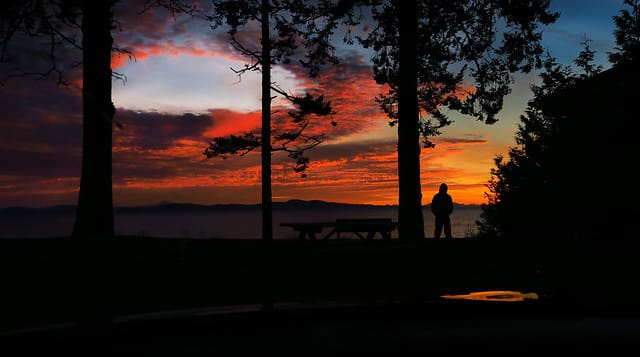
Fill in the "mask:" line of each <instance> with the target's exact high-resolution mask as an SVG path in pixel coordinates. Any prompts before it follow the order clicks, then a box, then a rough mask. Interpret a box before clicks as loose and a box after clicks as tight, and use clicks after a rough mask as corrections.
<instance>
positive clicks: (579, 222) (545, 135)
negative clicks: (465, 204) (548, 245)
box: [478, 1, 640, 239]
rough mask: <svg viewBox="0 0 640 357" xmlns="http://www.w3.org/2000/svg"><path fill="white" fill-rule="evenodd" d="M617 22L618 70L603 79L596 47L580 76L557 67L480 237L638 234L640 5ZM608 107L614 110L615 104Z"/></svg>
mask: <svg viewBox="0 0 640 357" xmlns="http://www.w3.org/2000/svg"><path fill="white" fill-rule="evenodd" d="M624 3H625V4H626V5H630V6H631V7H632V10H631V11H628V10H622V11H621V15H620V16H615V17H614V20H615V22H616V26H617V28H616V30H615V32H614V34H615V37H616V43H617V45H618V46H617V47H616V50H617V52H613V53H609V60H610V61H611V62H612V64H613V67H612V68H611V69H608V70H606V71H604V72H600V71H601V69H602V66H596V65H594V64H593V60H594V51H592V50H591V49H590V48H589V41H588V39H585V41H584V42H583V43H582V44H583V46H584V48H583V50H582V51H581V52H580V54H579V55H578V57H577V59H576V60H574V64H575V65H576V66H577V67H578V68H579V69H580V70H581V71H582V73H575V72H573V71H572V70H571V69H570V68H568V67H561V66H559V65H557V64H555V62H553V61H551V60H550V61H548V62H547V66H546V67H545V68H546V70H545V72H543V73H542V75H541V79H542V84H541V85H540V86H534V87H533V94H534V97H533V99H532V100H531V101H530V102H529V105H528V107H527V111H526V113H525V115H524V116H522V117H521V124H520V126H519V130H518V132H517V134H516V143H517V144H518V146H517V147H515V148H511V149H510V151H509V159H508V160H506V161H505V160H504V159H503V158H502V157H500V156H498V157H496V159H495V163H496V168H495V169H492V170H491V175H492V178H491V180H490V181H489V184H488V185H487V187H488V189H489V192H490V193H489V194H487V198H488V201H489V202H488V203H487V204H486V205H483V212H482V216H481V220H480V221H479V222H478V227H479V230H480V234H481V235H484V236H508V237H522V236H534V237H536V238H544V237H551V238H567V237H569V238H580V239H591V238H612V237H616V238H617V237H623V236H624V235H625V234H628V233H629V230H628V227H629V222H631V221H630V220H633V218H632V217H635V216H636V214H635V213H634V212H636V211H637V209H636V208H635V207H634V206H633V205H629V204H627V203H626V202H627V201H628V198H627V197H629V196H633V192H634V191H637V190H636V189H635V184H634V182H636V179H635V178H632V177H630V176H629V173H631V172H633V171H634V169H633V167H636V166H637V164H638V163H637V161H638V160H637V158H636V155H633V152H634V149H633V142H634V139H633V138H632V137H631V136H632V135H633V134H632V133H634V132H635V130H634V129H633V124H632V121H635V116H636V113H637V109H636V108H635V107H634V101H635V99H633V98H635V92H636V90H635V86H636V83H637V78H638V74H639V73H638V71H637V70H636V68H637V63H638V61H639V58H638V53H637V52H636V51H637V50H638V44H639V41H638V40H639V39H640V22H638V21H639V19H640V17H639V16H638V10H639V7H638V2H637V1H625V2H624ZM603 103H606V104H609V105H606V104H603Z"/></svg>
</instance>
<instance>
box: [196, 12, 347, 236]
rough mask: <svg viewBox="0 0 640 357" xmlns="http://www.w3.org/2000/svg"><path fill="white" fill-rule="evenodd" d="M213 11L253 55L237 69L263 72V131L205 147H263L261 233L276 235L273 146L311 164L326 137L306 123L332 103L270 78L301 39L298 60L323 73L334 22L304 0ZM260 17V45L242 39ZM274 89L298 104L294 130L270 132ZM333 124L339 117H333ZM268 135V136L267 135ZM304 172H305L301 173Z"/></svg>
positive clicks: (228, 151)
mask: <svg viewBox="0 0 640 357" xmlns="http://www.w3.org/2000/svg"><path fill="white" fill-rule="evenodd" d="M214 5H215V10H214V14H213V15H212V16H211V20H212V22H213V24H214V27H220V26H222V25H227V26H228V27H229V30H228V32H227V33H228V34H229V39H230V43H231V44H232V45H233V47H234V48H235V49H236V50H237V51H238V52H239V53H241V54H243V55H245V56H247V57H248V58H250V59H251V63H249V64H247V65H246V66H245V67H244V68H242V69H240V70H237V71H236V72H237V73H238V74H239V75H242V74H244V73H246V72H250V71H260V73H261V78H262V123H261V133H260V135H256V134H255V133H246V134H244V135H242V136H236V135H230V136H227V137H218V138H214V139H212V140H211V142H210V144H209V146H208V147H207V148H206V150H205V151H204V154H205V155H207V157H209V158H210V157H226V156H227V155H245V154H247V153H248V152H250V151H252V150H254V149H258V148H260V150H261V168H262V183H261V187H262V199H261V203H262V239H263V240H267V241H270V240H272V239H273V219H272V215H273V208H272V193H271V192H272V191H271V155H272V153H273V152H277V151H284V152H287V153H288V155H289V157H291V158H292V159H293V160H295V163H296V166H295V168H294V170H295V171H296V172H301V173H302V172H303V171H305V170H306V169H307V167H308V164H309V159H308V158H307V157H306V156H305V152H306V151H307V150H309V149H312V148H314V147H315V146H317V145H318V144H320V142H321V141H322V139H323V138H322V136H317V135H306V134H305V133H304V131H305V129H306V128H307V127H308V125H309V123H310V122H309V119H310V116H312V115H316V116H326V115H329V114H331V113H332V109H331V105H330V103H329V102H326V101H325V100H324V97H323V96H321V95H320V96H316V97H314V96H312V95H311V94H310V93H306V94H305V95H303V96H294V95H290V94H288V93H287V92H286V91H284V90H282V89H281V88H280V87H278V86H277V84H274V83H272V79H271V67H272V66H273V65H274V64H276V63H284V64H288V63H290V62H291V59H292V58H294V57H295V56H296V55H297V54H296V49H297V48H298V47H299V43H302V46H303V47H304V48H305V50H306V54H305V56H306V57H304V58H300V59H299V61H300V63H301V64H302V65H303V66H304V67H306V68H307V69H308V70H309V74H310V76H311V77H315V76H317V75H318V74H319V71H320V67H321V66H322V65H323V64H325V63H327V62H329V63H335V62H336V61H337V58H336V57H335V55H334V47H333V46H332V45H331V44H330V42H329V40H330V35H331V34H332V30H333V28H334V27H335V22H333V23H331V19H328V21H329V23H328V24H326V26H325V27H324V28H321V27H319V26H317V23H318V22H319V21H325V20H327V18H326V16H325V15H324V14H323V13H321V12H319V8H318V7H314V6H311V5H309V4H308V2H305V1H302V0H271V1H269V0H262V1H260V2H258V1H237V0H231V1H228V0H225V1H215V2H214ZM254 21H257V22H259V23H260V26H261V27H260V28H261V39H260V46H259V47H258V48H256V47H255V46H253V44H252V43H250V42H246V41H244V42H243V41H242V40H241V39H239V37H238V31H239V29H240V28H241V27H243V26H247V25H250V24H251V23H252V22H254ZM272 92H276V93H278V94H280V95H281V96H283V97H284V98H286V99H287V100H288V101H289V102H290V103H291V104H292V105H293V106H294V107H296V109H295V110H294V111H291V112H290V113H289V115H290V117H291V119H292V122H293V123H294V124H295V127H294V129H293V130H285V131H281V132H272V129H271V125H272V124H271V101H272V99H273V98H272ZM332 124H333V125H335V122H332ZM265 138H268V139H265ZM302 175H303V176H304V175H305V174H304V173H303V174H302Z"/></svg>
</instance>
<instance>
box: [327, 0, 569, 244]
mask: <svg viewBox="0 0 640 357" xmlns="http://www.w3.org/2000/svg"><path fill="white" fill-rule="evenodd" d="M357 5H358V6H364V7H368V8H370V9H371V11H372V15H373V20H374V22H375V23H374V26H373V30H372V31H371V32H370V33H369V34H368V36H366V37H363V38H360V42H361V43H362V44H363V45H364V46H365V47H369V48H372V49H373V50H374V51H375V55H374V56H373V58H372V59H373V65H374V78H375V80H376V82H377V83H380V84H388V85H389V91H388V92H387V93H383V94H380V95H379V96H378V97H377V101H378V102H379V104H380V106H381V107H382V109H383V110H384V111H385V112H386V113H387V114H388V116H389V117H390V118H391V122H390V124H391V125H396V124H397V125H398V176H399V212H398V221H399V227H398V228H399V233H400V238H401V239H420V238H423V237H424V223H423V217H422V199H421V198H422V192H421V191H422V190H421V187H420V186H421V183H420V136H422V137H423V139H424V141H423V144H424V146H425V147H427V148H430V147H433V146H434V145H433V143H432V142H431V141H430V140H429V138H430V137H432V136H435V135H439V134H440V131H439V130H440V129H441V128H443V127H445V126H447V125H449V124H450V123H451V121H450V120H449V118H448V117H447V115H446V114H445V113H444V111H443V109H445V108H448V109H452V110H457V111H459V112H461V113H463V114H466V115H470V116H473V117H476V118H477V119H478V120H481V121H484V122H485V123H487V124H492V123H495V122H496V120H497V118H496V115H497V114H498V112H499V111H500V110H501V109H502V104H503V98H504V96H505V95H507V94H508V93H509V92H510V84H511V83H512V82H513V79H512V77H511V73H513V72H516V71H521V72H528V71H530V70H532V69H533V68H538V67H540V66H541V64H542V61H541V55H542V53H543V49H542V46H541V44H540V40H541V38H542V33H541V32H540V31H539V29H538V25H540V24H550V23H552V22H554V21H555V20H556V18H557V16H558V14H555V13H549V12H548V11H547V8H548V7H549V1H548V0H534V1H526V2H523V1H508V0H491V1H472V0H464V1H448V0H410V1H380V0H378V1H376V0H372V1H357V0H352V1H349V0H342V1H338V3H337V5H336V6H335V8H336V11H335V12H336V14H341V13H342V14H345V16H346V17H347V18H348V19H349V21H348V22H350V23H355V22H357V21H356V20H355V19H354V17H353V12H352V9H353V7H354V6H357ZM471 83H473V86H472V84H471Z"/></svg>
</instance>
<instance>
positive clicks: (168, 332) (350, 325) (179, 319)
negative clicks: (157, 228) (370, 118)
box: [0, 237, 640, 356]
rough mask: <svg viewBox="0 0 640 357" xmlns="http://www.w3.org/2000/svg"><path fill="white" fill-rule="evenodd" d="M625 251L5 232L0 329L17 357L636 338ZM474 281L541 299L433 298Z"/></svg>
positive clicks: (626, 342)
mask: <svg viewBox="0 0 640 357" xmlns="http://www.w3.org/2000/svg"><path fill="white" fill-rule="evenodd" d="M637 252H638V250H637V248H636V247H635V245H634V244H633V242H620V241H618V242H615V243H611V242H610V243H607V244H604V243H602V242H544V241H517V242H514V241H511V242H505V241H487V240H477V239H454V240H450V241H445V240H438V241H435V240H431V239H428V240H425V241H419V242H401V241H396V240H393V241H372V242H364V241H359V240H344V241H318V242H301V241H277V240H276V241H274V242H269V243H268V242H261V241H241V240H182V239H175V240H174V239H153V238H139V237H118V238H116V239H115V240H114V241H112V242H109V243H104V242H103V243H100V242H97V243H89V242H81V243H74V242H71V241H70V240H68V239H43V240H2V241H0V259H1V261H0V264H1V268H2V270H1V271H0V274H1V275H0V282H1V284H2V288H1V291H2V303H1V304H0V313H1V316H2V320H1V322H0V333H1V334H0V338H1V339H2V341H3V342H6V344H5V346H7V348H9V346H10V347H11V348H12V349H15V350H16V351H19V352H21V353H18V355H26V354H25V353H30V352H34V353H35V351H36V350H44V351H46V352H45V353H46V354H47V355H50V354H51V353H53V351H54V350H55V349H56V348H57V349H59V350H58V351H57V352H60V353H67V354H69V353H73V352H78V353H79V354H82V355H95V354H96V353H98V352H100V353H105V354H108V355H124V354H126V353H128V352H134V353H133V354H134V355H138V356H141V355H150V356H151V355H153V356H165V355H176V356H204V355H207V356H209V355H237V354H238V353H244V352H259V353H264V352H266V351H271V352H277V353H278V354H280V355H282V354H292V355H312V354H313V355H338V354H361V353H362V352H365V353H366V352H388V353H389V354H393V353H396V354H397V353H399V352H409V351H411V350H413V349H422V350H427V349H429V348H431V349H433V348H436V347H437V348H443V349H451V351H458V350H459V349H460V348H470V349H473V350H476V349H479V348H487V349H488V350H490V349H492V348H496V346H497V347H499V349H504V348H509V349H515V350H522V349H523V348H524V350H525V351H526V350H530V349H531V348H537V347H536V346H538V347H539V348H541V349H545V348H546V349H548V348H556V347H557V348H560V347H567V346H570V347H571V348H573V350H576V349H578V350H584V351H592V350H593V349H594V348H598V347H602V348H603V349H606V350H610V349H617V348H623V347H624V348H629V347H640V314H639V312H640V309H638V308H637V306H636V305H637V301H638V297H640V287H639V286H638V273H639V272H640V263H638V260H637V258H636V257H637ZM482 290H516V291H521V292H536V293H537V294H538V295H539V296H540V299H539V300H535V301H525V302H515V303H514V302H510V303H505V302H500V303H497V302H486V301H447V300H444V299H442V298H440V296H441V295H443V294H466V293H469V292H472V291H482ZM230 306H231V307H232V308H231V307H230ZM159 312H161V313H159ZM105 321H108V322H110V323H104V322H105ZM636 344H637V346H636ZM523 346H529V347H528V348H527V347H523ZM6 351H9V350H6Z"/></svg>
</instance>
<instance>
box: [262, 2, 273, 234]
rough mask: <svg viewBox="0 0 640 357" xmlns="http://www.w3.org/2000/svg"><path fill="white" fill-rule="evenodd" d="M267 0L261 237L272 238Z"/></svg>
mask: <svg viewBox="0 0 640 357" xmlns="http://www.w3.org/2000/svg"><path fill="white" fill-rule="evenodd" d="M269 11H270V9H269V0H262V40H261V45H262V135H261V138H262V239H263V240H265V241H270V240H273V221H272V216H273V205H272V203H271V200H272V194H271V43H270V41H269Z"/></svg>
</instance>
